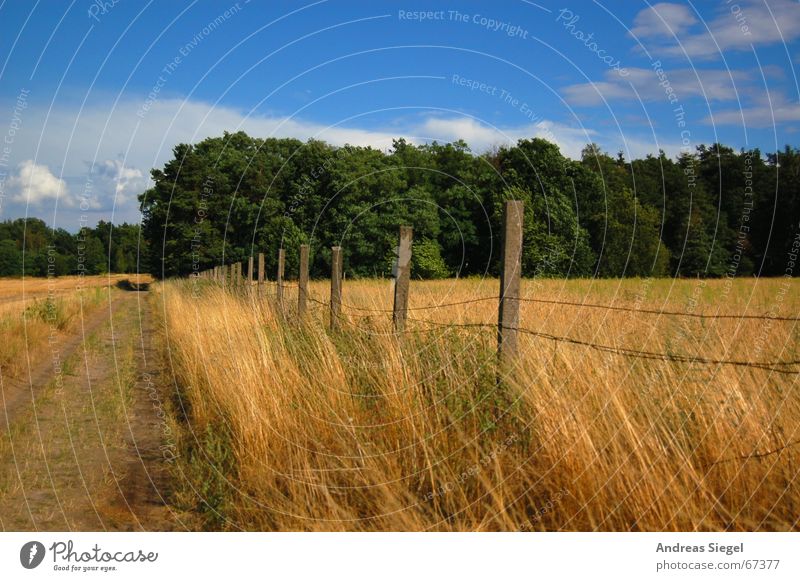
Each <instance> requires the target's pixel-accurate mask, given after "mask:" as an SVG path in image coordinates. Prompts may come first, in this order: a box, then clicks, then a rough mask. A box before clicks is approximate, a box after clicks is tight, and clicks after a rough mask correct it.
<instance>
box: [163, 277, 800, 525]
mask: <svg viewBox="0 0 800 581" xmlns="http://www.w3.org/2000/svg"><path fill="white" fill-rule="evenodd" d="M782 285H789V287H788V290H787V289H786V288H784V286H782ZM497 287H498V283H497V281H496V280H495V281H479V280H474V281H471V280H468V281H439V282H426V283H418V282H415V283H412V291H411V297H412V298H411V306H412V307H415V306H416V307H419V306H423V305H436V304H441V303H453V302H458V301H463V300H469V299H474V298H479V297H482V296H491V295H495V294H496V292H497ZM524 290H525V294H526V295H527V296H531V297H538V298H546V299H552V300H558V301H564V300H570V301H577V302H580V301H582V300H584V299H586V300H587V301H590V302H606V303H613V304H615V305H618V306H628V307H631V308H633V309H642V308H656V309H670V310H684V311H686V310H689V311H691V312H716V311H719V312H727V313H742V312H748V313H753V314H760V313H764V312H770V313H772V314H785V315H786V314H790V315H797V314H798V300H800V299H798V295H799V293H797V292H796V291H797V285H796V284H794V283H791V282H789V281H782V280H780V281H750V280H745V281H736V282H735V283H734V284H733V285H732V286H729V285H728V284H727V283H726V282H724V281H716V282H703V281H680V282H675V281H650V280H632V281H573V282H566V283H565V282H563V281H545V282H541V281H539V282H534V281H526V282H525V285H524ZM158 292H159V293H160V295H159V300H160V301H161V304H160V307H161V311H162V312H163V313H164V321H163V325H164V327H163V330H164V334H165V340H166V342H167V346H168V348H169V351H168V352H169V354H170V363H171V368H170V369H171V372H172V374H173V379H174V380H175V382H176V384H177V385H178V387H179V392H178V393H179V396H180V402H179V404H180V406H179V407H181V409H183V410H184V411H185V413H186V418H185V419H186V421H187V424H186V427H185V430H184V431H183V436H182V443H181V450H182V452H181V455H182V458H181V462H180V464H179V466H180V470H181V476H182V478H183V484H182V486H181V492H180V494H179V496H180V498H181V499H182V502H185V503H187V504H189V505H192V506H196V507H198V508H200V509H201V510H202V511H203V512H204V514H205V516H206V526H207V527H208V528H222V529H237V528H242V529H261V530H333V531H338V530H410V531H418V530H444V531H450V530H659V531H660V530H785V529H796V528H798V521H797V519H798V515H800V510H798V509H800V483H799V482H798V478H797V477H798V472H800V462H798V461H799V460H800V446H795V445H794V444H796V443H797V441H798V439H800V395H799V394H798V389H797V388H798V386H797V377H798V376H797V375H785V374H777V373H774V372H770V371H768V370H762V369H753V368H747V367H733V366H724V365H723V366H714V365H711V366H708V365H702V366H701V365H690V364H685V363H675V362H665V361H653V360H643V359H634V358H627V357H623V356H620V355H615V354H609V353H604V352H599V351H597V350H593V349H591V348H588V347H585V346H581V345H574V344H568V343H564V342H559V341H555V340H552V339H542V338H539V337H534V336H528V335H525V336H523V337H522V338H521V344H520V350H521V355H520V359H519V365H518V366H517V367H516V368H515V369H514V370H513V372H512V373H511V374H510V375H508V376H507V377H505V378H504V380H503V381H499V382H498V381H497V373H498V370H497V369H496V366H495V340H496V338H495V333H494V331H493V330H492V329H491V328H475V327H455V328H448V327H438V326H436V327H432V326H431V325H430V323H422V322H419V321H417V320H412V321H411V322H410V323H409V327H410V329H409V331H408V332H407V333H405V334H404V335H403V336H400V337H398V336H395V335H393V334H392V332H391V327H390V319H391V316H390V315H389V314H387V313H384V312H382V310H383V309H389V308H390V307H391V302H390V300H391V289H390V287H389V284H388V283H386V282H383V281H359V282H348V283H347V284H346V287H345V295H344V301H345V302H346V303H347V304H348V305H349V306H347V307H345V309H344V313H345V321H344V324H343V325H342V326H341V328H340V329H339V330H337V331H330V330H329V329H328V327H327V325H326V317H327V312H326V309H325V308H324V307H323V306H320V305H318V304H317V303H314V302H312V303H311V304H312V306H313V307H315V308H313V309H312V312H311V313H310V314H309V316H308V319H307V321H306V322H305V323H304V324H303V325H298V324H297V323H296V321H295V319H294V316H293V310H292V307H291V305H292V301H293V300H294V297H293V296H292V293H291V292H289V293H288V297H287V304H288V305H289V306H288V307H287V309H286V312H287V313H288V314H287V315H286V316H284V314H282V313H283V311H281V310H280V309H278V308H277V306H276V305H275V304H274V301H273V300H272V299H271V298H257V297H254V296H252V295H245V294H243V295H239V296H236V295H234V294H230V293H226V292H223V291H222V290H221V289H219V288H217V287H215V286H212V285H207V286H202V287H201V288H200V289H199V292H197V290H196V289H195V290H193V289H192V287H190V286H189V284H188V283H180V282H173V283H167V284H164V285H162V286H161V287H160V289H159V291H158ZM294 292H295V293H296V291H294ZM312 294H313V296H314V297H315V298H316V299H317V300H320V301H323V302H324V299H325V297H326V295H327V286H326V284H325V283H321V282H320V283H315V284H314V285H313V289H312ZM294 296H296V294H295V295H294ZM777 297H780V298H777ZM351 307H359V308H360V309H376V310H377V312H372V313H370V312H369V311H366V310H357V309H355V308H351ZM496 308H497V306H496V301H494V302H492V301H483V302H475V303H468V304H463V305H455V306H447V307H441V308H436V309H430V310H422V311H412V318H413V319H418V318H419V319H426V320H428V321H435V322H439V323H478V322H483V323H493V322H494V321H495V320H496ZM521 321H522V322H521V325H522V326H523V327H526V328H529V329H533V330H536V331H542V332H546V333H549V334H552V335H558V336H566V337H571V338H575V339H579V340H584V341H589V342H592V343H597V344H603V345H607V346H617V347H626V348H634V349H646V350H652V351H658V352H662V353H671V354H679V355H699V356H702V357H705V358H715V359H725V360H731V359H738V360H759V361H768V360H789V359H799V358H800V357H799V356H798V333H797V328H796V325H795V324H794V323H788V324H787V323H779V322H777V321H772V322H769V321H766V322H765V321H758V320H738V319H717V320H708V319H689V318H680V317H665V316H653V315H644V314H642V313H639V312H632V313H628V312H612V311H606V310H601V309H589V308H581V307H575V306H571V307H565V306H563V305H553V304H535V303H526V304H524V305H523V310H522V317H521Z"/></svg>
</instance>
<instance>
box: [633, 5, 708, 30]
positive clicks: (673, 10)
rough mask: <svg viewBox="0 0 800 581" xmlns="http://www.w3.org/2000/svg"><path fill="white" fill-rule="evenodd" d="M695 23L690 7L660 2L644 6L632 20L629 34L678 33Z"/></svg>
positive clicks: (695, 19)
mask: <svg viewBox="0 0 800 581" xmlns="http://www.w3.org/2000/svg"><path fill="white" fill-rule="evenodd" d="M696 23H697V18H695V16H694V14H693V13H692V11H691V9H689V7H688V6H684V5H682V4H669V3H667V2H661V3H659V4H654V5H653V6H651V7H649V8H646V9H645V10H642V11H641V12H639V14H637V15H636V18H634V20H633V24H634V26H633V28H632V29H631V34H633V35H634V36H641V37H654V36H668V37H672V35H673V34H675V35H678V34H681V33H683V32H685V31H686V30H687V29H688V28H689V27H691V26H692V25H694V24H696Z"/></svg>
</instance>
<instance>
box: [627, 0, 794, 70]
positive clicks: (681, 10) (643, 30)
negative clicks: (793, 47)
mask: <svg viewBox="0 0 800 581" xmlns="http://www.w3.org/2000/svg"><path fill="white" fill-rule="evenodd" d="M659 16H661V17H663V18H664V20H665V21H666V22H667V24H669V25H670V27H672V26H673V25H674V28H673V30H672V32H674V33H675V36H673V35H672V34H671V33H669V30H668V29H667V27H666V26H665V24H664V23H663V22H662V21H661V19H660V18H659ZM692 18H695V17H694V15H692V14H691V13H689V12H688V8H687V7H685V6H683V5H681V4H667V3H663V4H656V5H655V6H653V7H650V8H645V9H644V10H642V11H641V12H639V14H637V16H636V18H635V19H634V25H635V26H634V28H633V30H632V33H633V34H635V35H636V36H637V37H639V39H640V40H642V41H650V47H652V49H653V51H654V52H655V53H656V54H657V55H662V54H664V55H672V56H681V55H683V54H684V52H685V53H686V55H687V56H688V57H690V58H713V57H717V56H720V54H721V53H725V52H727V51H732V50H745V51H750V50H751V47H752V46H758V45H765V44H775V43H784V42H787V43H788V42H790V41H792V40H795V39H797V38H798V37H800V3H798V2H797V1H795V0H770V2H769V3H767V2H765V1H764V0H740V1H738V2H721V3H720V6H719V8H718V10H717V14H716V16H715V17H714V18H713V19H711V20H710V21H708V22H705V23H701V22H699V21H697V20H695V21H694V22H693V21H692ZM706 26H707V27H708V29H706ZM709 31H710V32H709ZM676 37H677V38H676ZM650 47H648V48H650Z"/></svg>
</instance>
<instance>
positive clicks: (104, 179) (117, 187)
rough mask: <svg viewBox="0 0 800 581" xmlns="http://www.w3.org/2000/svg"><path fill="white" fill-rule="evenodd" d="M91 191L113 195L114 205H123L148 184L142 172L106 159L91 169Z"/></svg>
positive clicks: (116, 160)
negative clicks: (111, 193)
mask: <svg viewBox="0 0 800 581" xmlns="http://www.w3.org/2000/svg"><path fill="white" fill-rule="evenodd" d="M90 171H91V173H92V176H93V177H92V181H93V182H94V183H93V189H95V190H96V191H99V192H103V193H106V194H107V195H108V194H109V193H110V192H113V193H114V199H115V201H116V203H117V204H118V205H119V204H124V203H126V202H128V201H130V200H131V199H132V198H133V197H135V196H137V195H138V194H140V193H141V192H142V191H143V190H144V189H145V188H146V187H147V184H148V179H149V178H148V177H147V176H145V174H144V172H142V170H140V169H137V168H133V167H126V166H125V164H124V163H123V162H122V160H120V159H106V160H104V161H101V162H100V163H97V164H94V165H93V166H92V167H91V170H90Z"/></svg>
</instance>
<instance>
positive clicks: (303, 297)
mask: <svg viewBox="0 0 800 581" xmlns="http://www.w3.org/2000/svg"><path fill="white" fill-rule="evenodd" d="M307 298H308V244H301V245H300V272H299V273H298V276H297V318H298V319H299V320H301V321H302V320H303V317H305V315H306V301H307Z"/></svg>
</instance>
